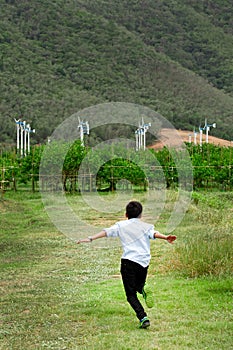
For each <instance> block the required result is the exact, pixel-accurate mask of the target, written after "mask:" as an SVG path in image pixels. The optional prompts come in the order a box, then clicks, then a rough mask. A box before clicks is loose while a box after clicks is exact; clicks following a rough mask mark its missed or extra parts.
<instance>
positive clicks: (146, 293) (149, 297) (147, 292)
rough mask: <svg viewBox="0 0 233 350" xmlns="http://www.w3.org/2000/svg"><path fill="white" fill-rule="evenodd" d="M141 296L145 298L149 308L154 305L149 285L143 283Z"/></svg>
mask: <svg viewBox="0 0 233 350" xmlns="http://www.w3.org/2000/svg"><path fill="white" fill-rule="evenodd" d="M142 295H143V298H144V299H145V302H146V305H147V307H149V308H151V307H153V306H154V298H153V293H152V290H151V289H150V287H149V286H147V285H145V286H144V287H143V290H142Z"/></svg>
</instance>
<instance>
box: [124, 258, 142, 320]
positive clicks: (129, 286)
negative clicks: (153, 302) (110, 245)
mask: <svg viewBox="0 0 233 350" xmlns="http://www.w3.org/2000/svg"><path fill="white" fill-rule="evenodd" d="M147 270H148V266H147V267H142V266H141V265H139V264H138V263H136V262H134V261H130V260H127V259H121V276H122V281H123V285H124V288H125V294H126V297H127V301H128V302H129V304H130V305H131V307H132V308H133V309H134V311H135V312H136V315H137V318H138V319H139V320H141V319H142V318H143V317H145V316H146V313H145V310H144V308H143V306H142V304H141V303H140V301H139V300H138V298H137V292H138V293H140V294H142V289H143V287H144V284H145V282H146V276H147Z"/></svg>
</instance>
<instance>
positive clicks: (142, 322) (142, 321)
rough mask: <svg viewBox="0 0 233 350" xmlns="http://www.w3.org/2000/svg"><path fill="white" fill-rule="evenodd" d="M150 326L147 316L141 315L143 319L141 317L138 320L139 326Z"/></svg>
mask: <svg viewBox="0 0 233 350" xmlns="http://www.w3.org/2000/svg"><path fill="white" fill-rule="evenodd" d="M149 326H150V321H149V319H148V317H146V316H145V317H143V319H141V320H140V321H139V328H147V327H149Z"/></svg>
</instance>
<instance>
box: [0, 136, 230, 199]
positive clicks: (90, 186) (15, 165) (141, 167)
mask: <svg viewBox="0 0 233 350" xmlns="http://www.w3.org/2000/svg"><path fill="white" fill-rule="evenodd" d="M186 147H187V148H186V152H187V154H188V162H190V164H191V169H190V166H189V165H188V164H187V159H185V160H184V159H183V157H182V151H181V150H177V151H176V156H175V157H177V156H178V157H179V152H180V153H181V155H180V160H179V162H178V164H177V162H176V161H175V159H174V150H173V151H171V150H169V149H168V148H166V147H164V148H163V149H161V150H156V151H155V150H153V149H149V150H146V151H139V152H135V151H134V150H133V149H132V148H130V147H129V148H128V149H127V147H125V145H123V144H122V145H117V146H114V147H113V146H111V145H105V146H104V147H103V148H102V149H101V148H99V149H98V151H93V149H88V148H85V147H83V146H82V144H81V143H80V141H79V140H77V141H75V142H74V143H73V144H68V143H65V142H57V141H56V143H55V142H54V143H53V145H52V146H51V145H46V146H43V145H41V146H34V147H33V148H32V150H31V153H30V154H28V155H27V156H26V157H24V158H20V157H18V156H17V154H16V153H15V151H13V150H12V151H2V152H1V157H0V187H1V190H2V191H5V190H8V189H12V190H15V191H16V190H17V189H20V188H26V187H27V188H31V189H32V191H35V190H37V189H38V188H39V180H40V181H41V184H42V186H43V187H44V188H46V187H48V189H51V188H53V189H54V190H55V189H57V188H59V190H60V189H61V188H62V189H63V190H64V191H67V192H77V191H80V190H87V191H93V190H98V191H114V190H116V189H117V188H122V189H128V188H129V187H131V188H132V187H134V188H138V189H141V190H146V189H147V188H148V187H157V188H158V187H161V186H164V185H165V186H166V187H176V186H177V185H178V184H179V181H180V176H181V175H180V174H182V178H183V179H185V182H186V185H187V184H188V185H190V186H193V188H194V189H195V190H198V189H202V188H205V189H208V188H216V189H222V190H230V189H232V188H233V173H232V172H233V157H232V152H233V149H232V148H231V147H220V146H214V145H212V144H204V145H202V147H200V146H198V145H193V144H187V145H186ZM179 167H180V168H181V169H179ZM61 179H62V180H61Z"/></svg>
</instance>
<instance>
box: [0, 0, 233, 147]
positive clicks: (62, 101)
mask: <svg viewBox="0 0 233 350" xmlns="http://www.w3.org/2000/svg"><path fill="white" fill-rule="evenodd" d="M0 7H1V11H0V80H1V86H0V93H1V102H0V123H1V130H0V142H1V143H9V142H14V140H15V125H14V124H15V123H14V118H19V117H22V118H25V119H26V121H27V122H30V123H31V125H32V127H33V128H35V129H36V134H35V135H34V136H33V138H32V139H33V141H34V143H38V142H44V141H45V140H46V138H47V137H48V136H50V135H51V133H52V131H53V130H54V128H55V127H56V126H57V125H58V124H59V123H61V122H62V121H63V120H64V119H65V118H67V117H69V116H70V115H71V114H73V113H74V112H76V111H77V110H81V109H83V108H84V107H87V106H90V105H93V104H97V103H100V102H108V101H124V102H134V103H138V104H142V105H146V106H148V107H151V108H153V109H154V110H156V111H158V112H159V113H161V114H162V115H163V116H164V117H165V118H167V119H169V120H170V121H171V122H172V123H173V124H174V125H175V127H177V128H183V129H187V128H188V129H190V128H192V127H193V126H196V127H198V126H199V124H200V123H203V121H204V118H205V117H207V116H208V118H210V117H211V118H214V121H215V122H217V124H218V127H217V129H216V130H213V134H214V133H215V134H216V135H218V136H220V137H222V138H227V139H230V140H231V139H232V131H233V126H232V110H233V97H232V91H233V90H232V74H233V71H232V67H233V64H232V57H233V37H232V18H233V13H232V11H233V9H232V6H231V1H230V0H224V1H220V0H218V1H214V0H211V1H210V0H208V1H207V0H204V1H201V2H195V1H186V0H177V1H165V0H160V1H153V0H146V1H130V2H129V1H126V0H121V1H120V2H119V1H118V2H115V1H112V0H111V1H108V2H104V1H102V0H96V1H86V0H85V1H84V0H76V1H64V0H56V1H52V0H47V1H45V0H40V1H35V0H32V1H31V0H30V1H29V0H23V1H21V0H0Z"/></svg>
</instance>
